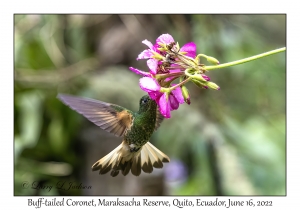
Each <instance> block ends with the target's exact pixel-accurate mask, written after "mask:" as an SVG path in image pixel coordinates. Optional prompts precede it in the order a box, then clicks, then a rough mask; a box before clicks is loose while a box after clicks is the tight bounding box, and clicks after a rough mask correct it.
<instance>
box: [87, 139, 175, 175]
mask: <svg viewBox="0 0 300 210" xmlns="http://www.w3.org/2000/svg"><path fill="white" fill-rule="evenodd" d="M163 162H165V163H167V162H170V159H169V157H168V156H167V155H165V154H164V153H163V152H161V151H160V150H159V149H157V148H156V147H154V146H153V145H152V144H151V143H150V142H148V143H146V144H145V145H144V146H142V147H141V148H140V149H139V150H138V151H136V152H135V151H134V152H132V151H130V147H129V146H128V144H127V143H126V142H125V141H123V142H122V144H120V145H119V146H118V147H117V148H115V149H114V150H113V151H111V152H110V153H109V154H108V155H106V156H105V157H103V158H101V159H100V160H98V161H97V162H96V163H95V164H94V165H93V166H92V170H93V171H97V170H99V174H105V173H107V172H109V171H110V170H112V171H111V173H110V174H111V176H113V177H115V176H117V175H118V174H119V171H122V174H123V175H124V176H126V175H127V174H128V173H129V171H130V170H131V173H132V174H133V175H135V176H139V175H140V174H141V171H142V170H143V171H144V172H145V173H151V172H152V171H153V167H154V168H162V167H163Z"/></svg>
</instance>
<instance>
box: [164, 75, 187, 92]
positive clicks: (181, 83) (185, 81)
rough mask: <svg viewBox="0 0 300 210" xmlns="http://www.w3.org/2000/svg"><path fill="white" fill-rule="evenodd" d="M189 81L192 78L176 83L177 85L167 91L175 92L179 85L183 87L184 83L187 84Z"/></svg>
mask: <svg viewBox="0 0 300 210" xmlns="http://www.w3.org/2000/svg"><path fill="white" fill-rule="evenodd" d="M191 79H192V78H191V77H189V78H187V79H186V80H183V81H182V82H180V83H178V84H177V85H174V86H172V87H170V88H168V89H169V90H168V91H170V92H171V91H173V90H175V89H176V88H178V87H180V86H181V85H184V84H185V83H187V82H188V81H190V80H191Z"/></svg>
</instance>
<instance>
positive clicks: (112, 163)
mask: <svg viewBox="0 0 300 210" xmlns="http://www.w3.org/2000/svg"><path fill="white" fill-rule="evenodd" d="M58 98H59V99H60V100H61V101H62V102H63V103H64V104H66V105H68V106H69V107H70V108H72V109H73V110H75V111H77V112H78V113H80V114H82V115H83V116H85V117H86V118H87V119H88V120H90V121H91V122H93V123H95V124H96V125H98V126H99V127H100V128H102V129H104V130H106V131H108V132H110V133H113V134H115V135H116V136H122V137H123V141H122V144H121V145H119V146H118V147H117V148H116V149H115V150H113V151H112V152H111V153H109V154H108V155H106V156H105V157H103V158H102V159H100V160H99V161H97V162H96V163H95V164H94V165H93V166H92V169H93V170H99V173H100V174H105V173H107V172H108V171H110V170H112V172H111V175H112V176H116V175H118V173H119V171H122V174H123V175H127V174H128V172H129V171H130V170H131V172H132V174H134V175H136V176H138V175H139V174H140V173H141V170H143V171H144V172H146V173H151V172H152V171H153V167H155V168H162V167H163V164H162V162H169V161H170V160H169V158H168V157H167V156H166V155H165V154H163V153H162V152H161V151H159V150H158V149H157V148H155V147H154V146H153V145H152V144H150V143H149V140H150V137H151V135H152V133H153V132H154V130H156V129H158V127H159V125H160V123H161V122H162V120H163V119H164V118H163V116H162V115H161V114H160V112H159V111H158V109H157V105H156V103H155V101H153V100H151V99H150V98H149V96H147V95H146V96H143V97H142V98H141V100H140V108H139V111H138V112H132V111H130V110H128V109H125V108H123V107H121V106H118V105H115V104H110V103H105V102H102V101H97V100H93V99H86V98H79V97H74V96H69V95H62V94H60V95H58Z"/></svg>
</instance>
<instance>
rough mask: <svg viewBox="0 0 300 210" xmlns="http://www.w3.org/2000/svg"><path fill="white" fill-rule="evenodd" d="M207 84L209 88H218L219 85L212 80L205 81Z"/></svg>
mask: <svg viewBox="0 0 300 210" xmlns="http://www.w3.org/2000/svg"><path fill="white" fill-rule="evenodd" d="M206 84H207V86H208V87H209V88H211V89H214V90H220V87H219V86H218V85H217V84H216V83H213V82H207V83H206Z"/></svg>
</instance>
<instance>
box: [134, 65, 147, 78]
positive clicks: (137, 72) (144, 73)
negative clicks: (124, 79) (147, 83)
mask: <svg viewBox="0 0 300 210" xmlns="http://www.w3.org/2000/svg"><path fill="white" fill-rule="evenodd" d="M129 69H130V70H131V71H133V72H134V73H136V74H139V75H142V76H146V77H147V76H150V73H148V72H144V71H141V70H139V69H135V68H133V67H129Z"/></svg>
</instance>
